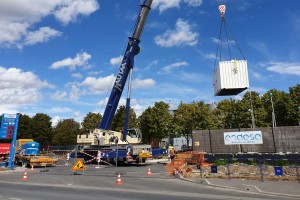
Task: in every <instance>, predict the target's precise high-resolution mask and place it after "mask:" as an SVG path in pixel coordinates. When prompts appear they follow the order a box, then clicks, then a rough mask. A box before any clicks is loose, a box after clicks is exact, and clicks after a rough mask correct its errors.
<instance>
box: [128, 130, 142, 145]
mask: <svg viewBox="0 0 300 200" xmlns="http://www.w3.org/2000/svg"><path fill="white" fill-rule="evenodd" d="M127 136H129V138H132V139H133V138H135V139H136V140H137V141H140V142H141V141H142V133H141V131H140V129H137V128H135V129H128V130H127Z"/></svg>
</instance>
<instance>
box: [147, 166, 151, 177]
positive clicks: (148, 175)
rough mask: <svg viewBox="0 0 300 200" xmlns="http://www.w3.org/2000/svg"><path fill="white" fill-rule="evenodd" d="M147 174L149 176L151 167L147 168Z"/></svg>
mask: <svg viewBox="0 0 300 200" xmlns="http://www.w3.org/2000/svg"><path fill="white" fill-rule="evenodd" d="M147 176H151V169H150V167H149V168H148V173H147Z"/></svg>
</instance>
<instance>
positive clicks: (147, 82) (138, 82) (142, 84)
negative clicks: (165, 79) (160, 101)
mask: <svg viewBox="0 0 300 200" xmlns="http://www.w3.org/2000/svg"><path fill="white" fill-rule="evenodd" d="M155 84H156V82H155V80H153V79H150V78H147V79H144V80H142V79H138V78H137V79H135V80H133V82H132V88H134V89H139V88H150V87H153V86H154V85H155Z"/></svg>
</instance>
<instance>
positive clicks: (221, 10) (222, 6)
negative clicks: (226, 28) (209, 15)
mask: <svg viewBox="0 0 300 200" xmlns="http://www.w3.org/2000/svg"><path fill="white" fill-rule="evenodd" d="M225 9H226V7H225V5H220V6H219V11H220V14H221V18H222V20H221V25H220V30H219V39H218V45H217V52H216V59H215V66H214V71H215V70H216V65H217V59H218V53H219V48H220V59H219V61H221V60H222V37H221V36H222V27H223V23H224V14H225Z"/></svg>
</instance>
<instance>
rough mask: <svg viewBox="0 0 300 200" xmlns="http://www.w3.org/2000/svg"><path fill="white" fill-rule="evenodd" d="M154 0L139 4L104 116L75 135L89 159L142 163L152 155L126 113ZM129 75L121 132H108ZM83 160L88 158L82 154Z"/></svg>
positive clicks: (146, 0) (127, 112)
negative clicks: (85, 130)
mask: <svg viewBox="0 0 300 200" xmlns="http://www.w3.org/2000/svg"><path fill="white" fill-rule="evenodd" d="M152 1H153V0H144V1H143V3H142V4H141V5H140V6H141V9H140V12H139V15H138V17H137V21H136V24H135V28H134V31H133V34H132V36H131V37H129V41H128V44H127V48H126V51H125V53H124V56H123V59H122V63H121V65H120V68H119V72H118V74H117V77H116V80H115V83H114V86H113V88H112V91H111V94H110V97H109V100H108V103H107V105H106V108H105V111H104V114H103V118H102V120H101V123H100V125H99V128H98V129H94V130H92V131H91V132H90V133H88V134H87V135H79V136H77V144H79V145H83V146H85V145H88V147H84V148H83V153H84V154H85V155H90V156H91V158H92V159H90V160H95V157H98V158H99V157H101V160H105V161H107V162H109V163H118V162H127V163H133V162H134V163H145V161H146V159H147V158H149V157H151V146H150V145H143V144H141V140H142V137H141V133H140V132H139V130H138V129H128V116H129V110H130V93H131V81H132V71H133V66H134V57H135V56H136V55H137V54H138V53H139V52H140V47H139V43H140V38H141V34H142V31H143V28H144V25H145V22H146V20H147V17H148V14H149V11H150V9H151V4H152ZM128 76H129V82H128V94H127V100H126V111H125V122H124V130H123V132H122V133H121V132H116V131H110V130H109V128H110V126H111V123H112V120H113V117H114V114H115V112H116V109H117V107H118V104H119V101H120V98H121V95H122V92H123V89H124V86H125V84H126V80H127V78H128ZM85 160H86V162H88V161H89V160H88V159H87V157H86V156H85Z"/></svg>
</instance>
